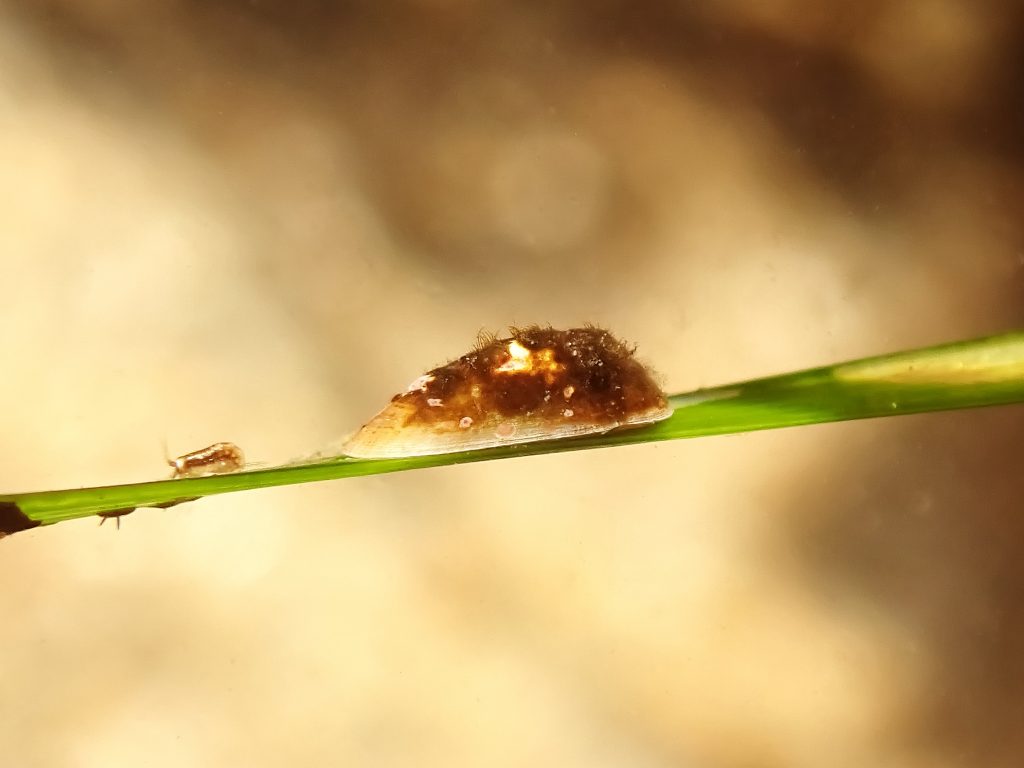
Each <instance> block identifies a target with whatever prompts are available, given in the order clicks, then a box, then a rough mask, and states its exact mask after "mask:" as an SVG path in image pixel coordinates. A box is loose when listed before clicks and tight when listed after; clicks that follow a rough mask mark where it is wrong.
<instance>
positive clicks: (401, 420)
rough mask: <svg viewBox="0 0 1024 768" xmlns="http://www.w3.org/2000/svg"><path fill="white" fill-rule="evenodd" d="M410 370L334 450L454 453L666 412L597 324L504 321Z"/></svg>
mask: <svg viewBox="0 0 1024 768" xmlns="http://www.w3.org/2000/svg"><path fill="white" fill-rule="evenodd" d="M511 334H512V335H511V336H509V337H508V338H503V339H495V338H493V337H487V338H482V339H481V341H480V342H479V343H478V344H477V347H476V349H474V350H473V351H472V352H470V353H468V354H466V355H463V356H462V357H460V358H458V359H457V360H453V361H452V362H450V363H448V364H447V365H443V366H441V367H440V368H435V369H434V370H432V371H428V372H427V373H425V374H423V375H422V376H420V377H418V378H417V379H416V380H415V381H413V382H412V384H410V385H409V386H408V387H407V388H406V390H405V391H404V392H402V393H400V394H397V395H395V396H394V397H393V398H392V399H391V403H390V404H389V405H388V406H387V407H386V408H384V410H382V411H381V412H380V413H378V414H377V415H376V416H374V417H373V418H372V419H371V420H370V421H369V422H367V423H366V424H365V425H364V426H363V428H362V429H360V430H359V431H358V432H357V433H356V434H355V435H354V436H353V437H352V438H351V439H349V441H348V442H347V443H345V445H344V446H343V447H342V451H343V452H344V453H345V454H346V455H348V456H352V457H356V458H367V459H369V458H398V457H403V456H426V455H431V454H438V453H454V452H457V451H467V450H474V449H479V448H492V447H495V446H499V445H510V444H519V443H532V442H536V441H540V440H560V439H562V438H567V437H578V436H580V435H589V434H598V433H602V432H608V431H609V430H612V429H616V428H620V427H639V426H643V425H645V424H650V423H652V422H655V421H660V420H662V419H665V418H667V417H668V416H669V415H671V413H672V411H671V409H670V408H669V406H668V401H667V399H666V397H665V395H664V393H663V392H662V391H661V389H660V388H659V387H658V385H657V384H656V383H655V381H654V377H653V375H652V374H651V372H650V371H648V370H647V368H645V367H644V366H643V364H641V363H640V362H639V361H637V360H636V358H635V357H634V356H633V352H634V349H632V348H630V347H628V346H626V345H625V344H623V343H622V342H621V341H619V340H618V339H616V338H615V337H614V336H613V335H612V334H611V333H609V332H608V331H605V330H603V329H601V328H594V327H586V328H570V329H569V330H566V331H559V330H555V329H553V328H541V327H538V326H531V327H529V328H513V329H511Z"/></svg>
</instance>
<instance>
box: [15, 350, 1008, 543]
mask: <svg viewBox="0 0 1024 768" xmlns="http://www.w3.org/2000/svg"><path fill="white" fill-rule="evenodd" d="M1020 402H1024V331H1015V332H1012V333H1007V334H1003V335H1000V336H992V337H988V338H984V339H976V340H972V341H962V342H956V343H953V344H944V345H941V346H936V347H929V348H925V349H919V350H913V351H910V352H900V353H896V354H891V355H883V356H879V357H873V358H866V359H864V360H858V361H854V362H849V363H842V364H839V365H833V366H826V367H822V368H813V369H810V370H805V371H799V372H796V373H790V374H784V375H781V376H772V377H769V378H763V379H755V380H752V381H746V382H741V383H738V384H731V385H727V386H722V387H715V388H712V389H704V390H697V391H696V392H692V393H688V394H680V395H674V396H672V397H671V398H670V403H671V405H672V407H673V409H674V412H673V414H672V416H671V417H669V418H668V419H666V420H665V421H662V422H659V423H658V424H655V425H652V426H650V427H646V428H643V429H630V430H621V431H613V432H609V433H607V434H604V435H594V436H588V437H583V438H577V439H573V440H560V441H550V442H540V443H533V444H528V445H516V446H507V447H501V448H491V449H486V450H478V451H467V452H464V453H452V454H444V455H439V456H416V457H410V458H404V459H372V460H371V459H350V458H346V457H343V456H342V457H332V458H326V459H322V460H317V461H310V462H306V463H301V464H286V465H281V466H277V467H269V468H261V469H256V470H247V471H244V472H236V473H234V474H229V475H218V476H213V477H202V478H191V479H179V480H158V481H154V482H147V483H132V484H126V485H112V486H104V487H98V488H75V489H69V490H58V491H39V492H32V493H18V494H9V495H0V532H3V533H13V532H14V531H18V530H24V529H27V528H31V527H35V526H37V525H50V524H52V523H57V522H61V521H63V520H72V519H75V518H79V517H86V516H89V515H96V514H103V513H108V514H109V513H119V512H121V513H123V512H125V511H128V510H131V509H132V508H136V507H144V506H165V507H166V506H173V505H174V504H177V503H182V502H185V501H193V500H195V499H197V498H200V497H203V496H209V495H213V494H218V493H230V492H232V491H244V490H252V489H255V488H269V487H273V486H278V485H291V484H295V483H311V482H318V481H321V480H334V479H337V478H342V477H359V476H363V475H375V474H383V473H386V472H400V471H404V470H409V469H421V468H425V467H438V466H444V465H448V464H460V463H465V462H473V461H489V460H492V459H504V458H512V457H514V456H532V455H537V454H544V453H559V452H561V451H575V450H583V449H587V448H602V447H608V446H616V445H627V444H631V443H649V442H656V441H661V440H675V439H679V438H685V437H698V436H704V435H721V434H727V433H735V432H748V431H754V430H761V429H775V428H779V427H791V426H797V425H802V424H820V423H825V422H832V421H844V420H850V419H865V418H872V417H878V416H895V415H901V414H910V413H923V412H927V411H941V410H952V409H958V408H975V407H981V406H991V405H1006V404H1011V403H1020Z"/></svg>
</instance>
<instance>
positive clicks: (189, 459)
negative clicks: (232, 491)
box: [167, 443, 245, 478]
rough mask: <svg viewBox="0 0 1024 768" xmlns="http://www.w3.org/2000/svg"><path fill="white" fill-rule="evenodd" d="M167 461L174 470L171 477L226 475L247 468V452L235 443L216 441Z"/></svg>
mask: <svg viewBox="0 0 1024 768" xmlns="http://www.w3.org/2000/svg"><path fill="white" fill-rule="evenodd" d="M167 463H168V464H169V465H170V466H171V468H172V469H173V470H174V472H172V473H171V477H174V478H182V477H203V476H204V475H224V474H228V473H230V472H238V471H239V470H241V469H244V468H245V454H243V453H242V449H241V448H239V447H238V446H237V445H235V444H234V443H214V444H213V445H208V446H207V447H206V448H201V449H199V450H198V451H192V452H191V453H186V454H185V455H184V456H179V457H178V458H176V459H168V460H167Z"/></svg>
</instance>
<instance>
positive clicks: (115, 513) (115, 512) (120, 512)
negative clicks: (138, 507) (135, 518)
mask: <svg viewBox="0 0 1024 768" xmlns="http://www.w3.org/2000/svg"><path fill="white" fill-rule="evenodd" d="M134 511H135V507H125V508H124V509H111V510H110V511H108V512H99V513H97V514H98V516H99V518H100V525H103V524H104V523H105V522H107V520H109V519H110V518H114V522H115V523H117V530H119V531H120V530H121V518H122V517H124V516H125V515H130V514H131V513H132V512H134Z"/></svg>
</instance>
